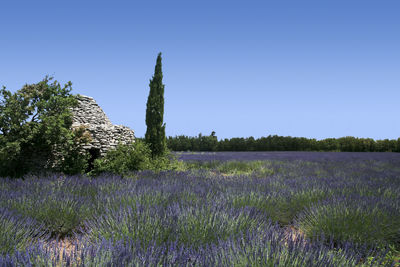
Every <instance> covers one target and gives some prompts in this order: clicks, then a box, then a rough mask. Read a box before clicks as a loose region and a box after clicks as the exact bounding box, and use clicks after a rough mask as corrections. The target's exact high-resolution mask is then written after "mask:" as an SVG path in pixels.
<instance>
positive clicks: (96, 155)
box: [86, 147, 100, 172]
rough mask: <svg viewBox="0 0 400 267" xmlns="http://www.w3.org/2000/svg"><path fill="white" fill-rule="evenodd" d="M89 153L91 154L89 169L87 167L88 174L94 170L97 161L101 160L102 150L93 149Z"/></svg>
mask: <svg viewBox="0 0 400 267" xmlns="http://www.w3.org/2000/svg"><path fill="white" fill-rule="evenodd" d="M88 152H89V161H88V167H87V170H86V172H90V171H91V170H93V168H94V161H95V159H98V158H100V149H99V148H94V147H92V148H90V149H89V150H88Z"/></svg>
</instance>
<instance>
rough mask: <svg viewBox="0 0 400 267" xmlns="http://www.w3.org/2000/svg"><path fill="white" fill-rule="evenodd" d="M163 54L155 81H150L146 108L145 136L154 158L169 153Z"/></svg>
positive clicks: (155, 74)
mask: <svg viewBox="0 0 400 267" xmlns="http://www.w3.org/2000/svg"><path fill="white" fill-rule="evenodd" d="M162 78H163V74H162V68H161V53H159V54H158V57H157V63H156V67H155V70H154V76H153V79H151V80H150V93H149V97H148V99H147V107H146V125H147V130H146V134H145V140H146V143H147V144H149V147H150V150H151V155H152V157H153V158H154V157H158V156H163V155H164V154H165V153H166V151H167V145H166V138H165V123H163V117H164V84H163V83H162Z"/></svg>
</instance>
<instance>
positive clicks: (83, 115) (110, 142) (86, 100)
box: [72, 95, 135, 160]
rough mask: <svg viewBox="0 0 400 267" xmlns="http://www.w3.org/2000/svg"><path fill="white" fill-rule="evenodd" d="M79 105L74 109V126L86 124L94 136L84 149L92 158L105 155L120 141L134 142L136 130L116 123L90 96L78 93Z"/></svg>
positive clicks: (125, 142) (124, 142)
mask: <svg viewBox="0 0 400 267" xmlns="http://www.w3.org/2000/svg"><path fill="white" fill-rule="evenodd" d="M77 99H78V103H79V104H78V106H77V107H75V108H73V109H72V114H73V121H72V122H73V123H72V127H73V128H75V127H80V126H85V127H86V128H87V130H88V131H89V132H90V134H91V136H92V142H91V143H89V144H87V145H86V146H85V147H84V149H85V150H87V151H89V153H90V154H91V157H92V160H94V159H95V158H98V157H99V156H103V155H104V154H105V153H106V152H107V151H108V150H109V149H111V148H115V147H116V146H117V145H118V143H119V142H121V143H122V144H127V143H130V142H134V140H135V135H134V131H133V130H132V129H130V128H129V127H126V126H123V125H114V124H112V123H111V121H110V119H109V118H108V117H107V115H106V114H105V113H104V111H103V110H102V109H101V108H100V106H99V105H98V104H97V103H96V101H95V100H94V99H93V98H92V97H89V96H84V95H77Z"/></svg>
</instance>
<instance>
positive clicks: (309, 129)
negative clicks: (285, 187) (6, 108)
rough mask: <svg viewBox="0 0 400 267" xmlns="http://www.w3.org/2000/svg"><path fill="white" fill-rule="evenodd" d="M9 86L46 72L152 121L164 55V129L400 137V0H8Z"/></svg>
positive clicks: (3, 43)
mask: <svg viewBox="0 0 400 267" xmlns="http://www.w3.org/2000/svg"><path fill="white" fill-rule="evenodd" d="M0 11H1V12H0V13H1V15H0V85H5V86H6V87H7V88H8V89H10V90H12V91H15V90H17V89H20V88H21V87H22V85H23V84H25V83H35V82H38V81H40V80H41V79H42V78H43V77H44V76H45V75H46V74H49V75H53V76H54V77H55V78H56V79H57V80H59V81H61V82H62V83H65V82H67V81H69V80H70V81H72V83H73V92H74V93H80V94H84V95H89V96H92V97H94V98H95V99H96V100H97V102H98V103H99V104H100V106H101V107H102V108H103V109H104V111H105V112H106V113H107V115H108V116H109V117H110V119H111V121H112V122H113V123H115V124H124V125H127V126H129V127H131V128H132V129H134V130H135V132H136V135H137V136H144V133H145V131H146V125H145V109H146V101H147V96H148V93H149V86H148V85H149V79H151V77H152V75H153V72H154V66H155V61H156V57H157V53H158V52H160V51H161V52H162V53H163V73H164V84H165V114H164V121H165V122H166V124H167V128H166V134H167V136H170V135H171V136H174V135H180V134H185V135H197V134H198V133H200V132H201V133H203V134H210V133H211V131H213V130H214V131H215V132H216V134H217V136H218V137H219V138H230V137H248V136H254V137H260V136H267V135H270V134H271V135H273V134H277V135H284V136H287V135H290V136H304V137H312V138H317V139H322V138H328V137H342V136H349V135H351V136H356V137H371V138H375V139H384V138H398V137H400V15H399V14H400V1H398V0H375V1H370V0H327V1H322V0H315V1H308V0H301V1H298V0H292V1H289V0H279V1H278V0H274V1H271V0H264V1H252V0H248V1H234V0H230V1H217V0H214V1H209V0H202V1H188V0H185V1H173V0H171V1H170V0H168V1H165V0H164V1H118V0H113V1H99V0H97V1H83V0H82V1H40V0H35V1H32V0H30V1H18V0H13V1H11V0H10V1H1V2H0Z"/></svg>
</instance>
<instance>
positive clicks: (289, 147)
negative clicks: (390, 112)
mask: <svg viewBox="0 0 400 267" xmlns="http://www.w3.org/2000/svg"><path fill="white" fill-rule="evenodd" d="M167 145H168V148H169V149H171V150H172V151H342V152H400V138H398V139H397V140H389V139H384V140H374V139H371V138H356V137H352V136H347V137H341V138H327V139H323V140H316V139H309V138H304V137H291V136H277V135H269V136H267V137H261V138H257V139H255V138H254V137H248V138H231V139H223V140H219V141H218V139H217V136H215V132H212V133H211V135H209V136H203V135H201V134H199V135H198V136H196V137H191V136H185V135H180V136H175V137H171V136H170V137H168V139H167Z"/></svg>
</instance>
